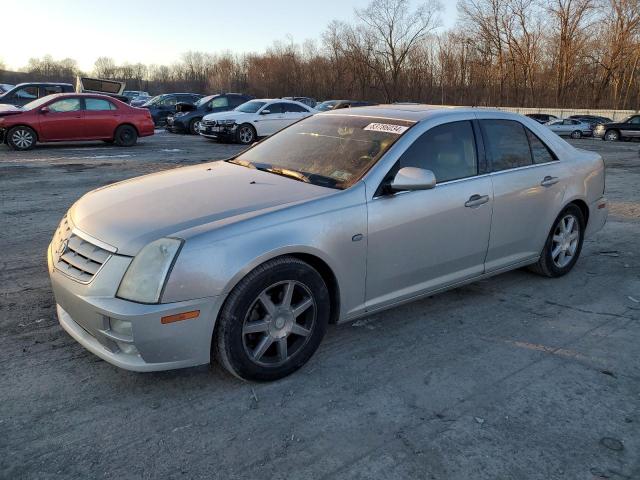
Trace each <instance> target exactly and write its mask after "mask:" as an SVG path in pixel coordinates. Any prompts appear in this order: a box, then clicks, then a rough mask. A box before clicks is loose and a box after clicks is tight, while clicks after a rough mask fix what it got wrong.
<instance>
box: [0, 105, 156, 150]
mask: <svg viewBox="0 0 640 480" xmlns="http://www.w3.org/2000/svg"><path fill="white" fill-rule="evenodd" d="M153 132H154V127H153V120H152V119H151V115H150V113H149V112H148V111H147V110H142V109H140V108H133V107H130V106H129V105H127V104H125V103H123V102H121V101H119V100H117V99H115V98H112V97H109V96H106V95H98V94H78V93H62V94H54V95H49V96H47V97H43V98H40V99H38V100H34V101H33V102H31V103H28V104H27V105H25V106H24V107H14V106H10V105H5V106H0V143H6V144H7V145H9V146H10V147H11V148H13V149H15V150H29V149H31V148H33V147H34V146H35V145H36V143H37V142H66V141H79V140H103V141H105V142H107V143H115V144H116V145H120V146H125V147H129V146H132V145H135V143H136V142H137V140H138V137H146V136H149V135H153Z"/></svg>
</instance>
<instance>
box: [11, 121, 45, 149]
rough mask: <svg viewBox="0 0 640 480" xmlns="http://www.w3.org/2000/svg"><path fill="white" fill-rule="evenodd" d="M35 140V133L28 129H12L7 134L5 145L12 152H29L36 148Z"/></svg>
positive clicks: (36, 137) (36, 138)
mask: <svg viewBox="0 0 640 480" xmlns="http://www.w3.org/2000/svg"><path fill="white" fill-rule="evenodd" d="M37 140H38V136H37V135H36V132H35V131H34V130H33V129H32V128H29V127H24V126H21V127H13V128H12V129H11V130H9V133H7V145H9V146H10V147H11V148H13V149H14V150H22V151H24V150H31V149H32V148H33V147H35V146H36V142H37Z"/></svg>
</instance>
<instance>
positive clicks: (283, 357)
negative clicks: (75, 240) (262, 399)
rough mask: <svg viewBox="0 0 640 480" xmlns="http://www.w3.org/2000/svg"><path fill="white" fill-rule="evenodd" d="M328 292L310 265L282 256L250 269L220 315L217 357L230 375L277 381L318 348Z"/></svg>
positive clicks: (326, 313) (326, 312) (327, 320)
mask: <svg viewBox="0 0 640 480" xmlns="http://www.w3.org/2000/svg"><path fill="white" fill-rule="evenodd" d="M329 313H330V307H329V292H328V290H327V286H326V285H325V283H324V280H323V279H322V277H321V276H320V274H319V273H318V272H317V271H316V270H315V269H313V268H312V267H311V266H310V265H309V264H307V263H305V262H303V261H301V260H299V259H297V258H294V257H280V258H276V259H274V260H271V261H269V262H267V263H265V264H264V265H261V266H259V267H258V268H256V269H255V270H254V271H252V272H251V273H249V274H248V275H247V276H246V277H245V278H244V279H243V280H242V281H241V282H240V283H239V284H238V285H237V286H236V287H235V288H234V289H233V291H232V292H231V294H230V295H229V298H228V299H227V300H226V302H225V305H224V307H223V309H222V312H221V314H220V318H219V319H218V325H217V327H216V335H215V338H214V340H213V343H214V350H215V356H216V357H217V359H218V360H219V361H220V363H221V364H222V365H223V366H224V367H225V368H226V369H227V370H228V371H229V372H230V373H232V374H233V375H235V376H237V377H240V378H243V379H246V380H262V381H265V380H277V379H279V378H282V377H285V376H286V375H289V374H290V373H293V372H294V371H296V370H297V369H298V368H300V367H301V366H302V365H304V364H305V363H306V362H307V361H308V360H309V358H311V356H312V355H313V353H314V352H315V351H316V349H317V348H318V346H319V345H320V341H321V340H322V338H323V337H324V334H325V332H326V329H327V324H328V323H329Z"/></svg>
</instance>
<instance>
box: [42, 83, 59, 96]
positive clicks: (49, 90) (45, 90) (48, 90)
mask: <svg viewBox="0 0 640 480" xmlns="http://www.w3.org/2000/svg"><path fill="white" fill-rule="evenodd" d="M54 93H62V87H59V86H58V85H46V86H44V87H40V95H42V96H43V97H46V96H47V95H53V94H54Z"/></svg>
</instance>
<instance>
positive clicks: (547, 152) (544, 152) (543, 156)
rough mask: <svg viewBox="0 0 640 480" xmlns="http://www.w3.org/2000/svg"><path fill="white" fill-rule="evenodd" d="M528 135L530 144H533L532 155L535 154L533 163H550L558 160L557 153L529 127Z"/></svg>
mask: <svg viewBox="0 0 640 480" xmlns="http://www.w3.org/2000/svg"><path fill="white" fill-rule="evenodd" d="M526 130H527V137H528V138H529V145H531V155H533V163H536V164H538V163H548V162H553V161H554V160H558V158H557V157H556V156H555V154H554V153H553V152H552V151H551V149H549V147H547V146H546V145H545V144H544V143H543V142H542V140H540V139H539V138H538V137H537V136H536V134H535V133H533V132H532V131H531V130H529V129H528V128H527V129H526Z"/></svg>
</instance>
